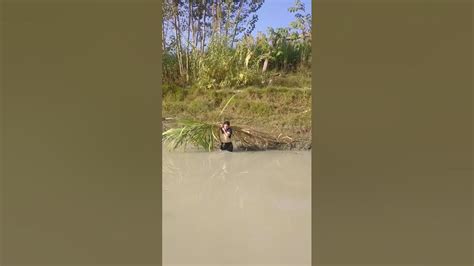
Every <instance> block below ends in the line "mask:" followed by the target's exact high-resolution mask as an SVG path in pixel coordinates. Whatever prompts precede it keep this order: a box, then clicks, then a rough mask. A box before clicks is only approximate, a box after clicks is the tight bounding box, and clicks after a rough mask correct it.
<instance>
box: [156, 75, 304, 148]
mask: <svg viewBox="0 0 474 266" xmlns="http://www.w3.org/2000/svg"><path fill="white" fill-rule="evenodd" d="M310 83H311V78H310V76H308V75H306V74H301V73H300V74H287V75H280V76H274V77H272V78H271V79H269V80H268V81H267V82H266V83H265V84H264V85H262V86H258V87H257V86H252V87H243V88H238V89H221V90H209V89H203V88H198V87H189V88H181V87H176V86H164V89H163V117H164V118H178V119H193V120H198V121H207V122H219V121H214V120H215V118H216V117H218V115H219V113H220V111H221V110H222V108H223V107H224V105H225V104H226V102H227V101H228V100H229V99H230V98H231V97H232V96H233V95H235V97H234V98H233V100H232V101H231V102H230V104H229V105H228V106H227V108H226V109H225V112H224V114H223V115H222V118H223V120H224V119H225V120H230V121H231V123H232V124H234V125H245V126H249V127H252V128H254V129H256V130H260V131H263V132H268V133H271V134H274V135H279V134H283V135H287V136H289V137H291V138H293V139H295V140H297V141H296V143H295V145H293V146H292V147H287V148H294V149H310V147H311V88H310ZM171 121H172V119H171ZM220 122H222V121H220ZM169 126H170V125H169V124H167V123H166V122H165V123H164V128H165V129H166V128H168V127H169Z"/></svg>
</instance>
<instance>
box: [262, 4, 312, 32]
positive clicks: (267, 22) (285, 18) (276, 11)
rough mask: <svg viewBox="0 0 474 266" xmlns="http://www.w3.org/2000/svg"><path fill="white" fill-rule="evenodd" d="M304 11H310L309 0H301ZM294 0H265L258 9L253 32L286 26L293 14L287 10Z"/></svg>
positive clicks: (292, 18)
mask: <svg viewBox="0 0 474 266" xmlns="http://www.w3.org/2000/svg"><path fill="white" fill-rule="evenodd" d="M302 2H303V3H304V6H305V8H306V13H311V0H302ZM293 3H294V0H265V3H263V5H262V7H261V8H260V9H259V10H258V12H257V15H258V21H257V24H256V25H255V30H254V32H253V34H256V33H257V32H259V31H262V32H267V28H268V27H273V28H277V27H287V26H289V24H290V22H291V21H293V20H294V14H292V13H290V12H289V11H288V8H289V7H291V6H293Z"/></svg>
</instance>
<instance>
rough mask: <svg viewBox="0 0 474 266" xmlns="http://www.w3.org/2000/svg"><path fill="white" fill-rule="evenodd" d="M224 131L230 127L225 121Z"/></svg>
mask: <svg viewBox="0 0 474 266" xmlns="http://www.w3.org/2000/svg"><path fill="white" fill-rule="evenodd" d="M223 126H224V129H228V128H229V127H230V122H229V121H225V122H224V124H223Z"/></svg>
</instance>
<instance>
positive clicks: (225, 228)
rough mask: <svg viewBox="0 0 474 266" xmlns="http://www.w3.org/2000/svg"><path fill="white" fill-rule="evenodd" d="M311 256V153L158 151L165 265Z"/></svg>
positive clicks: (286, 261)
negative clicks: (160, 160)
mask: <svg viewBox="0 0 474 266" xmlns="http://www.w3.org/2000/svg"><path fill="white" fill-rule="evenodd" d="M310 261H311V153H310V152H293V151H287V152H280V151H274V152H273V151H272V152H235V153H229V152H212V153H200V152H187V153H184V152H167V151H164V153H163V262H164V265H225V264H233V265H273V264H278V265H294V266H296V265H310Z"/></svg>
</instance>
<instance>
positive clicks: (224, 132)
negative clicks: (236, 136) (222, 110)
mask: <svg viewBox="0 0 474 266" xmlns="http://www.w3.org/2000/svg"><path fill="white" fill-rule="evenodd" d="M231 137H232V128H231V127H230V122H229V121H225V122H224V124H222V126H221V150H223V151H230V152H231V151H233V150H234V147H233V145H232V140H231V139H230V138H231Z"/></svg>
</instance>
